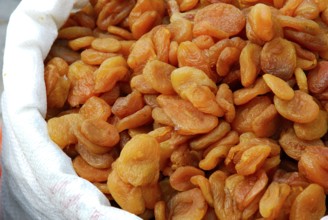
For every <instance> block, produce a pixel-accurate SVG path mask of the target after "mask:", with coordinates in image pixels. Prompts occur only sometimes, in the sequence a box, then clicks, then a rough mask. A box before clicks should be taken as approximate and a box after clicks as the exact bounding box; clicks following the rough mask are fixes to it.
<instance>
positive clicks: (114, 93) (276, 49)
mask: <svg viewBox="0 0 328 220" xmlns="http://www.w3.org/2000/svg"><path fill="white" fill-rule="evenodd" d="M327 60H328V0H126V1H121V0H90V2H89V3H88V4H87V5H86V6H85V7H84V8H83V9H82V10H80V11H78V12H75V13H72V14H71V15H70V16H69V18H68V20H67V22H66V23H65V24H64V26H63V27H61V29H60V30H59V33H58V38H57V39H56V41H55V43H54V44H53V46H52V48H51V50H50V52H49V55H48V57H47V59H46V60H45V71H44V78H45V84H46V92H47V103H48V113H47V123H48V131H49V136H50V137H51V139H52V140H53V141H54V142H55V143H56V144H57V145H58V146H59V147H60V148H62V149H63V151H64V152H65V153H66V154H67V155H68V156H70V157H71V158H72V163H73V167H74V169H75V171H76V173H77V174H78V175H79V176H80V177H82V178H84V179H86V180H88V181H90V182H92V183H93V184H94V185H95V186H97V187H98V188H99V190H101V191H102V192H103V193H104V194H105V195H106V196H107V197H108V199H109V200H110V201H111V204H112V205H116V206H117V207H120V208H122V209H124V210H127V211H129V212H131V213H134V214H136V215H139V216H140V217H141V218H143V219H152V218H155V219H158V220H164V219H195V220H196V219H199V220H201V219H221V220H225V219H229V220H230V219H311V220H312V219H320V218H321V217H322V216H324V215H325V213H326V193H328V148H327V146H328V135H327V128H328V115H327V111H328V61H327Z"/></svg>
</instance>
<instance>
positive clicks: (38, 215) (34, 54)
mask: <svg viewBox="0 0 328 220" xmlns="http://www.w3.org/2000/svg"><path fill="white" fill-rule="evenodd" d="M79 3H81V1H79ZM75 6H77V4H75V5H74V1H73V0H23V1H22V2H21V4H20V5H19V6H18V8H17V9H16V10H15V11H14V13H13V14H12V16H11V18H10V21H9V25H8V30H7V39H6V46H5V55H4V67H3V80H4V94H3V96H2V114H3V123H4V127H3V152H2V166H3V167H2V168H3V177H2V193H1V194H2V195H1V196H2V198H1V200H2V212H3V216H1V217H0V219H115V220H116V219H139V218H138V217H137V216H135V215H132V214H130V213H128V212H125V211H123V210H121V209H117V208H114V207H110V204H109V202H108V200H107V198H106V197H105V196H104V195H103V194H102V193H101V192H100V191H99V190H98V189H97V188H96V187H95V186H93V184H91V183H90V182H88V181H86V180H83V179H81V178H79V177H78V176H77V175H76V173H75V171H74V169H73V167H72V165H71V160H70V158H69V157H67V156H66V155H65V154H64V153H63V152H62V150H61V149H60V148H58V147H57V146H56V145H55V144H54V143H53V142H52V141H51V140H50V138H49V137H48V132H47V126H46V122H45V120H44V117H45V114H46V92H45V83H44V79H43V74H44V73H43V69H44V66H43V60H44V59H45V57H46V56H47V53H48V52H49V49H50V47H51V45H52V43H53V42H54V40H55V38H56V37H57V29H58V28H59V27H60V26H61V25H62V24H63V23H64V22H65V20H66V19H67V17H68V15H69V13H70V11H71V10H72V8H73V7H75Z"/></svg>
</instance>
